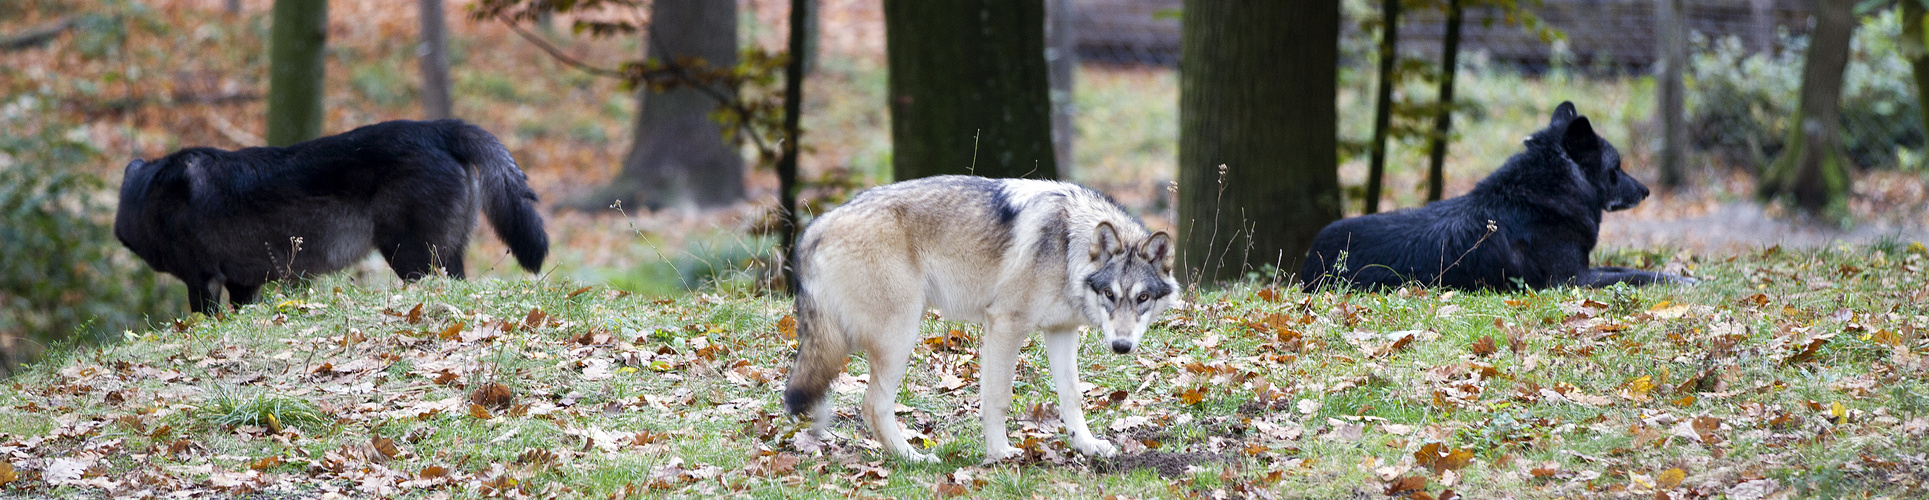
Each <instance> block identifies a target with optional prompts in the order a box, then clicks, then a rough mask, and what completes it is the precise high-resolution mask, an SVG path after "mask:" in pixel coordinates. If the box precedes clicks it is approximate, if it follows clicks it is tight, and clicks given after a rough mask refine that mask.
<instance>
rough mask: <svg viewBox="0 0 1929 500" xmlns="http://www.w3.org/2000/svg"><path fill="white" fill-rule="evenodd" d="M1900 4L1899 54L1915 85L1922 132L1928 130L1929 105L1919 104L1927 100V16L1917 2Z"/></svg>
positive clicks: (1928, 75)
mask: <svg viewBox="0 0 1929 500" xmlns="http://www.w3.org/2000/svg"><path fill="white" fill-rule="evenodd" d="M1900 3H1901V4H1902V43H1901V44H1899V45H1901V52H1902V57H1903V58H1904V59H1908V60H1909V68H1910V69H1911V70H1912V71H1913V73H1914V76H1915V84H1916V102H1917V103H1918V105H1917V106H1916V109H1917V110H1918V111H1921V116H1918V117H1917V119H1920V120H1922V125H1923V128H1922V129H1923V130H1929V105H1925V104H1921V103H1922V102H1923V100H1924V99H1925V98H1929V40H1925V39H1924V38H1923V35H1924V33H1923V29H1922V25H1923V22H1922V21H1923V16H1925V15H1929V11H1926V10H1925V9H1924V8H1923V6H1922V3H1920V2H1919V1H1918V0H1901V2H1900Z"/></svg>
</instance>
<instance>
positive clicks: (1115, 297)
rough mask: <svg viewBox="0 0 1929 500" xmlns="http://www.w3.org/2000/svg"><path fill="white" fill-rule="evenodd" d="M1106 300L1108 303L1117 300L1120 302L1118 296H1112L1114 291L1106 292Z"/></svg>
mask: <svg viewBox="0 0 1929 500" xmlns="http://www.w3.org/2000/svg"><path fill="white" fill-rule="evenodd" d="M1105 300H1106V301H1116V300H1118V296H1116V295H1112V291H1111V290H1106V291H1105Z"/></svg>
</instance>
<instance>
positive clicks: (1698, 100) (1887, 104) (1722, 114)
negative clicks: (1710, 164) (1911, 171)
mask: <svg viewBox="0 0 1929 500" xmlns="http://www.w3.org/2000/svg"><path fill="white" fill-rule="evenodd" d="M1901 33H1902V23H1901V21H1900V18H1899V17H1898V16H1897V14H1896V13H1895V12H1894V11H1893V10H1890V11H1885V12H1882V13H1880V14H1878V15H1874V16H1869V17H1867V18H1865V19H1864V20H1863V22H1862V26H1861V27H1860V28H1859V29H1858V30H1857V31H1856V33H1855V38H1854V40H1853V42H1852V43H1851V48H1850V55H1849V65H1848V69H1847V70H1845V72H1844V73H1845V74H1844V75H1843V84H1842V109H1841V114H1842V142H1843V146H1845V147H1846V148H1847V149H1848V152H1849V156H1850V158H1851V159H1853V160H1854V161H1855V164H1856V165H1859V166H1861V167H1864V168H1890V167H1894V166H1896V165H1897V161H1896V152H1897V150H1898V149H1899V148H1920V147H1921V146H1922V144H1923V141H1924V134H1923V126H1922V121H1921V119H1920V118H1918V117H1919V114H1918V113H1920V112H1919V111H1918V107H1919V106H1920V104H1918V102H1917V99H1916V96H1915V91H1914V90H1913V89H1911V88H1909V87H1910V82H1913V81H1914V80H1913V77H1912V76H1911V73H1910V66H1909V63H1908V61H1906V60H1904V59H1903V58H1902V55H1901V53H1900V52H1899V51H1898V50H1897V47H1896V40H1897V39H1898V38H1899V37H1900V36H1901ZM1694 42H1695V45H1696V51H1695V56H1694V57H1693V60H1692V61H1691V62H1690V64H1689V67H1688V75H1687V87H1688V99H1687V100H1688V121H1689V135H1690V136H1691V137H1693V142H1694V144H1695V146H1696V147H1697V148H1699V149H1702V150H1704V151H1708V152H1710V153H1713V154H1715V155H1716V156H1717V157H1720V158H1722V159H1724V160H1726V161H1728V162H1729V163H1730V164H1735V165H1766V164H1767V162H1768V161H1769V160H1771V159H1773V158H1774V157H1775V155H1776V154H1779V153H1780V152H1781V150H1782V139H1783V138H1784V137H1785V136H1786V135H1787V131H1788V128H1787V127H1788V125H1789V124H1788V120H1789V117H1791V116H1793V115H1794V113H1795V108H1796V106H1797V105H1798V103H1799V102H1800V100H1801V99H1800V95H1801V87H1802V67H1803V63H1804V60H1805V58H1806V57H1807V52H1808V37H1806V36H1791V35H1788V34H1787V33H1786V32H1783V33H1782V34H1781V47H1782V50H1781V52H1780V53H1750V52H1749V51H1748V50H1747V49H1746V48H1744V47H1743V46H1742V43H1741V41H1740V40H1739V39H1737V38H1735V37H1727V38H1723V39H1719V40H1708V39H1705V38H1702V37H1700V35H1699V34H1697V35H1696V37H1695V41H1694Z"/></svg>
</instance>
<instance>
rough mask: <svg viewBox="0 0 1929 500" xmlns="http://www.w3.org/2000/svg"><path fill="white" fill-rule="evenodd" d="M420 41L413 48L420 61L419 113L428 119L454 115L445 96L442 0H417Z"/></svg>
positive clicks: (445, 35) (445, 43)
mask: <svg viewBox="0 0 1929 500" xmlns="http://www.w3.org/2000/svg"><path fill="white" fill-rule="evenodd" d="M418 4H419V5H420V6H421V7H420V8H419V13H420V14H421V17H422V45H421V46H419V47H417V48H416V50H415V53H416V55H418V56H420V57H421V58H422V59H421V63H422V115H423V116H425V117H428V119H430V120H441V119H446V118H454V117H455V102H454V101H453V100H452V99H451V98H450V96H449V43H448V36H449V35H448V30H447V28H446V26H445V25H446V23H445V22H444V21H443V18H442V0H420V1H419V2H418Z"/></svg>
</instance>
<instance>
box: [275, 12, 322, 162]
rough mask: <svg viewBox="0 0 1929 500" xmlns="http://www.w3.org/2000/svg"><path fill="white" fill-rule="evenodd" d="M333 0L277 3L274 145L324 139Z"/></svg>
mask: <svg viewBox="0 0 1929 500" xmlns="http://www.w3.org/2000/svg"><path fill="white" fill-rule="evenodd" d="M327 42H328V2H327V0H275V7H274V24H273V27H272V28H270V34H269V42H268V60H269V62H268V67H269V70H268V145H269V146H287V145H290V144H294V143H297V142H301V141H306V140H309V139H314V138H316V137H321V132H322V88H323V84H324V83H325V80H326V75H327V71H326V69H327V66H326V65H325V64H324V60H323V55H324V53H323V50H322V49H323V48H324V46H325V45H326V44H327Z"/></svg>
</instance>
